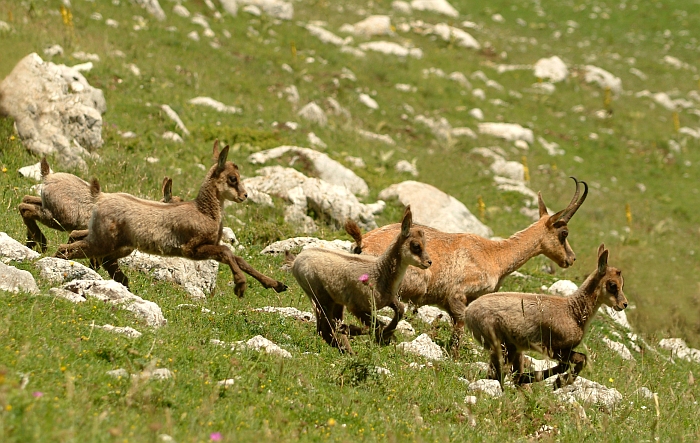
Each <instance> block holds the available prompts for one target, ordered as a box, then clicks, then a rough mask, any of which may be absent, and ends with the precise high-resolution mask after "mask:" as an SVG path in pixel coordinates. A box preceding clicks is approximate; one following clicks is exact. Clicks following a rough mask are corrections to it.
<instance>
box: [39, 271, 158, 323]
mask: <svg viewBox="0 0 700 443" xmlns="http://www.w3.org/2000/svg"><path fill="white" fill-rule="evenodd" d="M54 289H59V291H58V292H59V293H60V290H64V291H70V292H73V293H75V294H77V295H78V296H80V297H81V298H82V299H83V300H87V298H88V297H94V298H96V299H98V300H101V301H104V302H107V303H111V304H113V305H117V306H119V307H121V308H122V309H125V310H127V311H130V312H133V313H134V315H136V317H138V318H139V319H141V320H143V321H144V322H146V324H147V325H148V326H151V327H154V328H157V327H160V326H165V324H166V323H167V320H166V319H165V318H164V317H163V313H162V311H161V310H160V307H159V306H158V305H157V304H155V303H153V302H152V301H148V300H144V299H142V298H141V297H139V296H137V295H134V294H132V293H131V292H129V290H128V289H127V288H126V287H125V286H124V285H122V284H120V283H117V282H115V281H114V280H73V281H71V282H68V283H66V284H64V285H63V286H62V287H61V288H53V289H52V290H51V294H52V295H57V296H60V294H57V293H56V292H57V291H54Z"/></svg>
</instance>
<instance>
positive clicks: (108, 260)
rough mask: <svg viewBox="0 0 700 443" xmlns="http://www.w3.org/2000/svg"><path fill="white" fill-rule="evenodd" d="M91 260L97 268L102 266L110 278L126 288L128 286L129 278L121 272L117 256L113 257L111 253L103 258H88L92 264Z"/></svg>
mask: <svg viewBox="0 0 700 443" xmlns="http://www.w3.org/2000/svg"><path fill="white" fill-rule="evenodd" d="M93 261H94V262H95V264H96V265H97V267H98V268H99V267H100V266H102V267H103V268H104V269H105V271H107V273H108V274H109V276H110V277H112V280H114V281H116V282H119V283H121V284H123V285H124V286H126V287H127V288H128V287H129V278H128V277H127V276H126V275H125V274H124V272H122V269H121V268H120V267H119V261H118V258H114V257H113V256H111V255H108V256H106V257H104V258H103V259H101V260H99V259H90V264H91V265H92V264H93Z"/></svg>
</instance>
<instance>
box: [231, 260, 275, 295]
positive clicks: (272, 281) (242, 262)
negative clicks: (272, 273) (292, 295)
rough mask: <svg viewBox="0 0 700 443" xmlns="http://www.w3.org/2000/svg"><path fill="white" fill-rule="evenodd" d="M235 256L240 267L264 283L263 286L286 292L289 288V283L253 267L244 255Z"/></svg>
mask: <svg viewBox="0 0 700 443" xmlns="http://www.w3.org/2000/svg"><path fill="white" fill-rule="evenodd" d="M233 258H234V259H235V260H236V263H237V264H238V267H239V268H240V269H241V271H243V272H245V273H246V274H248V275H250V276H251V277H253V278H254V279H256V280H257V281H259V282H260V284H261V285H263V288H265V289H270V288H272V289H274V290H275V292H284V291H286V290H287V285H285V284H284V283H282V282H281V281H277V280H275V279H273V278H270V277H268V276H266V275H264V274H261V273H260V272H258V271H257V270H256V269H255V268H253V267H252V266H251V265H250V264H249V263H248V262H247V261H245V260H243V257H239V256H237V255H234V256H233Z"/></svg>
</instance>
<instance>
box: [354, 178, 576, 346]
mask: <svg viewBox="0 0 700 443" xmlns="http://www.w3.org/2000/svg"><path fill="white" fill-rule="evenodd" d="M571 178H572V179H573V180H574V182H575V183H576V191H575V193H574V197H573V198H572V199H571V202H570V203H569V205H568V206H567V207H566V209H563V210H561V211H559V212H557V213H556V214H554V215H552V216H550V215H549V214H548V213H547V207H546V206H545V204H544V201H543V200H542V194H541V193H538V195H537V197H538V203H539V213H540V218H539V220H537V221H536V222H535V223H533V224H532V225H530V226H529V227H527V228H525V229H524V230H522V231H520V232H517V233H515V234H513V235H512V236H511V237H510V238H507V239H504V240H489V239H486V238H483V237H480V236H478V235H475V234H453V233H446V232H442V231H438V230H437V229H433V228H430V227H427V226H422V227H421V228H422V229H423V231H424V232H425V240H426V243H427V245H428V253H429V254H430V256H431V257H433V258H434V263H433V266H431V268H430V269H428V270H421V269H415V268H412V269H409V270H408V272H407V273H406V278H405V279H404V281H403V284H402V285H401V289H400V292H399V295H400V297H401V299H402V300H410V301H411V302H412V303H413V304H414V305H415V306H417V307H418V306H423V305H437V306H439V307H441V308H442V309H444V310H446V311H447V312H448V313H449V314H450V317H452V322H453V325H454V329H453V333H452V340H451V341H452V351H453V353H455V354H456V353H457V352H458V349H459V342H460V339H461V336H462V333H463V331H464V311H465V309H466V308H467V305H468V304H469V303H471V302H472V301H474V300H476V299H477V298H478V297H480V296H481V295H484V294H488V293H490V292H496V291H498V288H500V286H501V283H502V282H503V280H504V279H505V278H506V277H507V276H508V275H509V274H510V273H511V272H513V271H516V270H517V269H518V268H520V267H521V266H522V265H524V264H525V263H526V262H527V261H528V260H530V259H531V258H532V257H536V256H538V255H540V254H544V255H545V256H547V257H548V258H550V259H551V260H553V261H554V262H555V263H556V264H557V265H559V266H561V267H562V268H568V267H569V266H571V265H573V264H574V260H576V254H574V251H572V250H571V246H569V242H568V240H567V236H568V235H569V228H568V226H567V223H568V222H569V220H570V219H571V217H573V215H574V214H575V213H576V211H577V210H578V208H579V207H580V206H581V204H583V202H584V200H585V199H586V196H587V195H588V185H587V184H586V183H585V182H579V181H578V180H576V178H574V177H571ZM580 183H583V186H584V188H585V189H584V191H583V195H582V196H581V198H580V199H579V192H580V189H579V184H580ZM398 229H399V226H398V225H397V224H391V225H387V226H384V227H381V228H378V229H375V230H373V231H371V232H368V233H367V234H365V236H364V237H360V236H357V235H355V236H353V234H352V233H350V232H348V233H350V235H351V236H353V238H354V239H355V243H356V246H355V249H354V251H355V252H356V253H359V252H362V253H364V254H370V255H379V254H381V253H382V251H383V250H384V249H385V248H386V247H387V245H388V244H389V243H390V241H391V239H392V238H393V237H395V236H396V232H397V231H398Z"/></svg>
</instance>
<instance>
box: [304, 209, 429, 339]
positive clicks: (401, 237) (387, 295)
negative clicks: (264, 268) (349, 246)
mask: <svg viewBox="0 0 700 443" xmlns="http://www.w3.org/2000/svg"><path fill="white" fill-rule="evenodd" d="M411 225H412V214H411V208H410V207H407V208H406V211H405V213H404V216H403V220H402V222H401V230H400V231H399V233H398V235H396V238H395V239H394V241H393V242H392V243H391V244H390V245H389V246H388V247H387V248H386V250H385V251H384V253H383V254H382V255H380V256H379V257H373V256H369V255H356V254H350V253H345V252H341V251H332V250H327V249H320V248H311V249H305V250H303V251H302V252H301V253H300V254H299V255H298V256H297V257H296V259H295V260H294V264H293V266H292V273H293V275H294V278H295V279H296V280H297V282H298V283H299V285H300V286H301V288H302V289H303V290H304V292H305V293H306V295H307V296H308V297H309V299H310V300H311V303H312V304H313V305H314V307H315V310H316V332H317V333H318V334H320V335H321V337H322V338H323V339H324V340H325V341H326V342H327V343H328V344H330V345H331V346H333V347H337V348H339V349H340V351H342V352H348V353H353V351H352V348H351V347H350V342H349V340H348V333H347V332H348V331H347V330H346V329H345V328H346V326H345V325H343V324H342V322H343V311H344V309H345V307H347V308H348V310H349V311H350V312H351V313H352V314H353V315H355V316H356V317H357V318H359V319H360V321H361V322H362V323H363V324H364V325H365V326H368V327H371V326H372V323H373V318H372V313H373V312H375V311H376V310H379V309H382V308H383V307H385V306H389V307H391V308H392V309H393V310H394V318H393V319H392V321H391V323H389V325H386V326H385V325H383V324H380V322H379V321H377V320H376V319H375V320H374V321H375V330H374V333H375V338H376V339H377V341H379V342H380V343H382V342H385V341H388V340H390V338H391V336H392V334H393V332H394V330H395V329H396V326H397V325H398V323H399V321H400V320H401V318H402V317H403V313H404V306H403V303H401V302H400V301H399V298H398V290H399V285H400V284H401V280H402V279H403V277H404V275H405V273H406V269H407V268H408V266H409V265H412V266H417V267H419V268H421V269H427V268H428V267H429V266H430V265H431V264H432V262H431V260H430V257H429V255H428V253H427V251H426V248H425V236H424V235H423V230H422V229H418V228H415V227H413V228H412V227H411Z"/></svg>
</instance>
